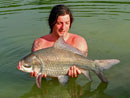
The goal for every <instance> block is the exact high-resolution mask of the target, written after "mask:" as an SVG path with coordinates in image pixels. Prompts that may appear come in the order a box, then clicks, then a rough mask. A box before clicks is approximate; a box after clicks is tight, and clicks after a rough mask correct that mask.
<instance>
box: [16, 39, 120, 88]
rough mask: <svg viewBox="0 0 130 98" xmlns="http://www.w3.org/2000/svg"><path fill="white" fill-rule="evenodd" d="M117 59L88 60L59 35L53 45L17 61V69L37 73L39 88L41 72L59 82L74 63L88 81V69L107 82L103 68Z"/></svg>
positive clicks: (115, 62)
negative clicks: (55, 78)
mask: <svg viewBox="0 0 130 98" xmlns="http://www.w3.org/2000/svg"><path fill="white" fill-rule="evenodd" d="M119 62H120V61H119V60H118V59H107V60H89V59H87V57H86V56H85V55H84V54H82V53H81V52H80V51H79V50H78V49H76V48H74V47H72V46H70V45H69V44H67V43H66V42H65V41H64V40H63V37H60V38H59V39H58V40H57V41H56V43H55V44H54V46H53V47H49V48H45V49H41V50H38V51H36V52H33V53H30V54H29V55H27V56H26V57H24V58H23V59H22V60H20V61H19V63H18V69H19V70H21V71H24V72H28V73H32V72H35V73H37V76H36V84H37V86H38V87H39V88H40V86H41V79H42V76H43V74H46V75H47V76H49V77H57V78H58V80H59V82H60V83H66V82H67V81H68V76H67V73H68V70H69V69H70V67H71V66H73V65H75V66H76V67H78V68H79V69H80V70H81V73H83V74H84V75H85V76H86V77H87V78H88V79H89V80H90V81H91V77H90V74H89V73H90V71H93V72H95V73H96V75H97V76H98V77H99V79H100V80H101V81H102V82H107V79H106V78H105V77H104V75H103V70H104V69H109V68H110V67H111V66H112V65H115V64H117V63H119Z"/></svg>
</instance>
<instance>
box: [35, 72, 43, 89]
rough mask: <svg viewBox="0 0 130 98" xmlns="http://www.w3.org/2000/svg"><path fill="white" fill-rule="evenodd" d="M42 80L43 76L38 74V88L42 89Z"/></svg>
mask: <svg viewBox="0 0 130 98" xmlns="http://www.w3.org/2000/svg"><path fill="white" fill-rule="evenodd" d="M41 80H42V74H38V75H37V76H36V84H37V87H38V88H41Z"/></svg>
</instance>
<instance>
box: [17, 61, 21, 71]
mask: <svg viewBox="0 0 130 98" xmlns="http://www.w3.org/2000/svg"><path fill="white" fill-rule="evenodd" d="M17 69H19V70H20V69H21V62H20V61H19V62H18V66H17Z"/></svg>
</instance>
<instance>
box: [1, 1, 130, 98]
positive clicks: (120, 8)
mask: <svg viewBox="0 0 130 98" xmlns="http://www.w3.org/2000/svg"><path fill="white" fill-rule="evenodd" d="M56 4H65V5H68V6H69V7H70V9H71V10H72V12H73V15H74V23H73V25H72V28H71V30H70V32H72V33H76V34H79V35H81V36H83V37H84V38H85V39H86V40H87V43H88V47H89V52H88V58H91V59H107V58H117V59H120V60H121V63H120V64H118V65H116V66H114V67H112V68H111V69H109V70H106V71H105V72H104V74H105V76H106V77H107V78H108V80H109V83H108V84H104V83H101V82H100V80H99V79H98V78H97V76H96V75H95V74H94V73H91V74H92V78H93V82H92V83H90V82H89V81H88V80H87V79H86V78H85V77H84V76H83V75H80V76H79V77H78V78H76V79H72V78H71V79H70V80H69V82H68V84H67V85H60V84H59V83H58V81H57V80H44V79H43V81H42V89H38V88H37V87H36V85H35V79H34V78H31V77H30V76H29V74H26V73H23V72H20V71H18V70H17V68H16V66H17V62H18V60H20V59H21V58H22V57H23V56H25V55H26V54H28V53H29V52H30V51H31V47H32V43H33V41H34V40H35V39H36V38H38V37H41V36H43V35H46V34H48V33H49V31H50V29H49V26H48V22H47V19H48V15H49V12H50V10H51V8H52V7H53V6H54V5H56ZM129 32H130V1H129V0H97V1H96V0H0V46H1V48H0V97H1V98H8V97H11V98H35V97H36V98H55V97H56V98H62V97H63V98H89V97H92V98H129V97H130V93H129V91H130V75H129V73H130V66H129V60H128V59H129V58H130V45H129V42H130V38H129V36H130V33H129Z"/></svg>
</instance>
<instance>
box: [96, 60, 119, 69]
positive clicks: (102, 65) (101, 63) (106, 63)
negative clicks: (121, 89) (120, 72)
mask: <svg viewBox="0 0 130 98" xmlns="http://www.w3.org/2000/svg"><path fill="white" fill-rule="evenodd" d="M94 62H95V63H96V65H97V66H98V67H99V69H100V70H101V71H103V70H104V69H109V68H111V67H112V66H113V65H115V64H118V63H119V62H120V60H118V59H108V60H95V61H94Z"/></svg>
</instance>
